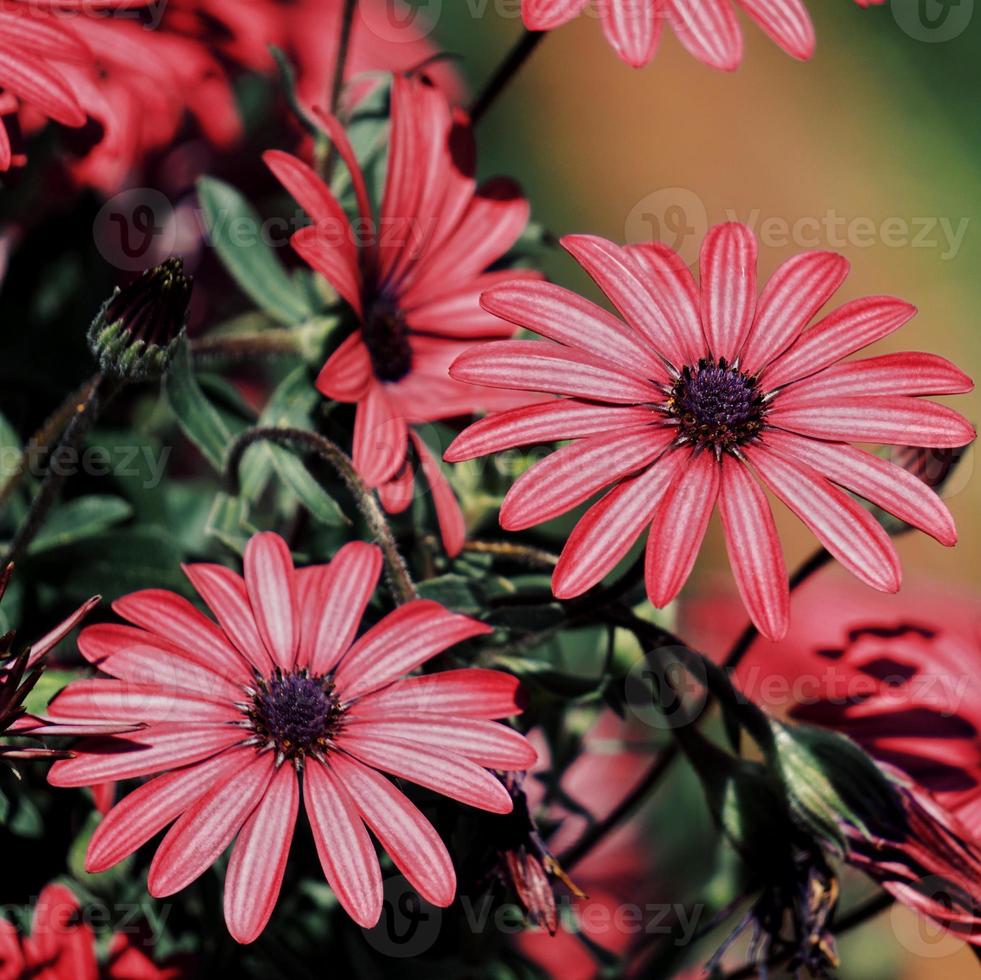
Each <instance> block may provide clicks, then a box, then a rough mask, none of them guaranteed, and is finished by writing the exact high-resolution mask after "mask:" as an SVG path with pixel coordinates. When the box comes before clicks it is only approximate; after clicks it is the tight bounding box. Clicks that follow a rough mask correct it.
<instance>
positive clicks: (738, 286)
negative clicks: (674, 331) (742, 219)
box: [699, 221, 758, 363]
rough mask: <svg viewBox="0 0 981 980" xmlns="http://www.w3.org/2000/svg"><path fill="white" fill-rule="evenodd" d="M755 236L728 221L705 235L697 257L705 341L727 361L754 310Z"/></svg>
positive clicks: (740, 342) (739, 344)
mask: <svg viewBox="0 0 981 980" xmlns="http://www.w3.org/2000/svg"><path fill="white" fill-rule="evenodd" d="M757 250H758V247H757V244H756V236H755V235H754V234H753V233H752V232H751V231H750V230H749V228H747V227H746V226H745V225H741V224H739V223H738V222H735V221H730V222H728V223H726V224H724V225H716V226H715V227H714V228H712V229H711V231H709V233H708V234H707V235H706V236H705V240H704V241H703V242H702V251H701V255H700V258H699V263H700V269H701V280H702V292H701V310H702V327H703V329H704V330H705V343H706V344H707V345H708V349H709V351H710V352H711V353H712V355H713V356H714V357H717V358H719V357H724V358H725V359H726V360H727V361H729V362H730V363H731V362H732V361H733V359H734V358H735V357H736V355H737V354H738V353H739V351H740V350H742V346H743V342H744V341H745V339H746V336H747V334H748V333H749V330H750V327H751V326H752V324H753V316H754V314H755V312H756V255H757Z"/></svg>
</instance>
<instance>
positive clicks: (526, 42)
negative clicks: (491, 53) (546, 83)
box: [470, 31, 548, 126]
mask: <svg viewBox="0 0 981 980" xmlns="http://www.w3.org/2000/svg"><path fill="white" fill-rule="evenodd" d="M547 33H548V32H547V31H525V32H524V33H523V34H522V35H521V37H520V38H518V41H517V43H516V44H515V45H514V47H513V48H511V50H510V51H509V52H508V53H507V55H506V56H505V58H504V60H503V61H502V62H501V64H500V65H499V66H498V68H497V70H496V71H495V72H494V74H493V75H491V77H490V79H489V80H488V82H487V84H486V85H485V86H484V88H483V90H482V91H481V92H480V94H479V95H478V96H477V98H476V99H474V101H473V105H472V106H471V107H470V119H471V122H472V123H473V125H475V126H476V125H477V123H478V122H480V120H481V119H482V118H483V116H484V114H485V113H486V112H487V110H488V109H489V108H490V107H491V106H492V105H493V104H494V102H495V101H496V99H497V97H498V96H499V95H500V94H501V93H502V92H503V91H504V90H505V89H506V88H507V87H508V85H509V84H510V82H511V79H513V78H514V76H515V75H517V74H518V72H519V71H520V70H521V68H522V66H523V65H524V63H525V62H526V61H527V60H528V59H529V58H530V57H531V55H532V53H533V52H534V50H535V49H536V48H537V47H538V45H539V44H541V43H542V41H544V40H545V35H546V34H547Z"/></svg>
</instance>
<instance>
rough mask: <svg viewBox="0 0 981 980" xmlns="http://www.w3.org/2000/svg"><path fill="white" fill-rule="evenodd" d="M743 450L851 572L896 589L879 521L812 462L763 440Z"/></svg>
mask: <svg viewBox="0 0 981 980" xmlns="http://www.w3.org/2000/svg"><path fill="white" fill-rule="evenodd" d="M743 451H744V453H745V454H746V456H747V457H748V459H749V461H750V463H752V465H753V467H754V468H755V469H756V471H757V472H758V473H759V475H760V477H761V478H762V479H763V482H764V483H766V485H767V486H768V487H770V489H771V490H772V491H773V492H774V493H775V494H776V495H777V496H778V497H779V498H780V499H781V500H782V501H783V502H784V503H785V504H786V505H787V506H788V507H789V508H790V509H791V510H792V511H793V512H794V513H795V514H796V515H797V516H798V517H799V518H800V519H801V520H802V521H803V522H804V523H805V524H806V525H807V526H808V527H809V528H810V529H811V531H812V532H813V533H814V535H815V536H816V537H817V538H818V540H819V541H820V542H821V544H823V545H824V547H825V548H827V549H828V551H830V552H831V554H832V555H834V556H835V558H837V559H838V561H840V562H841V563H842V565H844V566H845V568H847V569H848V570H849V571H850V572H851V573H852V574H853V575H855V576H856V577H858V578H860V579H861V580H862V581H863V582H865V583H866V584H867V585H870V586H872V588H874V589H878V590H879V591H880V592H898V591H899V586H900V583H901V581H902V570H901V568H900V564H899V557H898V555H897V554H896V549H895V548H894V547H893V544H892V542H891V541H890V540H889V535H887V534H886V532H885V531H884V530H883V529H882V525H881V524H879V522H878V521H877V520H876V519H875V518H874V517H873V516H872V515H871V514H870V513H869V512H868V511H867V510H865V508H864V507H862V505H861V504H859V503H857V502H856V501H854V500H853V499H852V498H851V497H849V496H847V495H846V494H845V493H843V492H842V491H841V490H839V489H838V488H837V487H835V486H833V485H832V484H831V483H829V482H828V481H827V480H826V479H825V478H824V477H823V476H821V474H820V473H818V472H816V471H815V470H813V469H812V468H811V467H810V466H806V465H805V464H803V463H799V462H797V461H794V460H789V459H786V458H784V457H783V456H780V455H778V454H777V453H775V452H772V451H770V450H769V449H767V448H765V447H764V446H761V445H756V446H744V447H743Z"/></svg>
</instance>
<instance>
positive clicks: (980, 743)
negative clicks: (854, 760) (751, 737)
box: [681, 573, 981, 944]
mask: <svg viewBox="0 0 981 980" xmlns="http://www.w3.org/2000/svg"><path fill="white" fill-rule="evenodd" d="M795 601H796V603H797V610H796V616H795V619H794V625H793V628H792V630H791V632H790V633H789V634H788V635H787V636H786V637H785V638H784V639H783V640H782V641H781V642H778V643H775V642H771V641H768V640H765V639H759V640H757V641H756V643H754V645H753V646H752V647H751V648H750V650H749V652H748V653H747V655H746V657H745V659H744V660H743V661H742V663H741V664H740V665H739V667H738V668H737V670H736V672H735V675H734V676H735V681H736V684H737V686H738V687H739V688H740V689H741V690H743V691H744V692H745V693H746V694H747V695H748V696H749V697H751V698H753V700H756V701H759V702H761V703H763V704H764V705H766V706H767V707H768V708H770V709H771V710H774V711H778V712H781V713H783V714H786V715H788V716H789V717H790V718H792V719H794V720H795V721H800V722H806V723H808V724H812V725H820V726H823V727H826V728H832V729H835V730H836V731H840V732H842V733H844V734H845V735H848V736H849V737H850V738H852V739H853V740H854V741H855V742H857V743H858V744H859V745H860V746H862V748H864V749H865V750H866V751H867V752H868V753H869V754H870V755H871V756H872V757H873V758H875V759H876V760H878V761H879V762H880V763H882V764H884V765H886V766H888V767H890V769H892V770H893V771H895V772H897V773H899V774H901V782H902V785H901V788H900V795H901V796H902V798H903V805H904V809H905V811H906V817H907V821H908V828H907V829H906V831H905V833H903V834H902V835H896V834H886V833H884V832H883V833H881V834H877V835H876V836H875V838H874V839H873V840H872V841H868V840H867V839H865V838H864V837H863V835H862V834H860V833H857V832H855V833H852V834H851V836H850V844H851V853H850V854H849V861H850V863H853V864H855V865H856V866H857V867H860V868H861V869H862V870H863V871H865V872H866V873H867V874H869V875H870V876H871V877H873V878H875V879H876V880H877V881H879V882H880V883H881V884H882V885H883V887H884V888H886V889H887V890H888V891H890V892H891V893H892V894H894V895H895V896H896V898H897V899H899V900H900V901H902V902H904V903H905V904H907V905H909V906H911V907H912V908H914V909H916V910H917V911H919V912H922V913H923V914H925V915H929V916H931V917H933V918H934V919H936V920H937V921H939V922H941V923H943V924H944V925H945V926H946V927H948V928H949V929H950V930H951V932H953V933H954V934H955V935H958V936H960V937H961V938H964V939H965V940H967V941H969V942H972V943H975V944H981V632H979V626H981V613H979V609H981V606H979V603H978V598H977V595H976V594H975V593H969V592H963V591H960V590H958V589H957V588H954V587H951V586H950V585H949V584H944V585H940V584H939V583H924V584H922V585H919V586H918V587H914V588H911V589H909V590H908V594H905V595H904V596H903V597H902V598H898V597H891V596H883V595H876V594H874V593H856V592H855V590H854V589H852V588H849V587H848V586H847V585H846V584H843V583H842V582H841V581H840V576H839V575H836V574H834V573H832V574H829V575H822V576H820V577H818V578H816V579H814V580H812V581H811V582H808V583H807V584H805V585H804V586H803V587H802V588H801V589H800V591H799V592H798V593H796V594H795ZM740 618H741V617H740V614H739V610H738V606H737V604H736V603H735V602H734V601H732V600H731V599H730V600H727V599H726V597H725V595H724V594H723V593H721V592H719V593H715V592H714V591H713V592H710V593H708V594H705V595H703V596H701V597H698V598H696V599H693V600H691V601H689V602H686V603H684V605H683V608H682V627H681V628H682V631H683V633H684V635H685V636H686V637H687V638H689V640H690V641H691V642H692V643H693V644H694V645H696V646H699V647H700V648H701V649H703V650H705V652H707V653H709V654H710V655H712V656H713V657H721V656H722V655H723V654H724V651H725V649H726V648H727V647H728V645H729V644H730V643H731V642H732V640H733V639H734V638H735V636H736V635H737V634H738V631H739V629H740V624H739V619H740Z"/></svg>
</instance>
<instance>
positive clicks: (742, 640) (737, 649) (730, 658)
mask: <svg viewBox="0 0 981 980" xmlns="http://www.w3.org/2000/svg"><path fill="white" fill-rule="evenodd" d="M641 557H643V556H641ZM830 560H831V555H830V554H829V553H828V552H827V551H825V549H824V548H820V549H819V550H818V551H816V552H815V553H814V554H813V555H811V556H810V557H809V558H808V559H807V560H806V561H804V563H803V564H801V565H800V566H799V567H798V568H797V570H796V571H795V572H794V574H793V575H792V576H791V577H790V591H791V592H793V591H794V590H795V589H797V588H799V587H800V586H801V585H803V583H804V582H806V581H807V580H808V579H809V578H810V577H811V576H812V575H813V574H814V573H815V572H817V571H818V570H819V569H821V568H823V567H824V566H825V565H826V564H827V563H828V562H829V561H830ZM629 578H630V572H628V573H627V574H625V575H624V576H623V579H622V580H621V581H623V580H629ZM612 588H616V583H615V584H614V586H613V587H612ZM662 633H663V642H664V643H669V644H670V643H674V644H677V645H679V646H686V644H684V643H683V642H682V641H681V640H680V639H678V638H677V637H673V636H671V634H669V633H667V632H665V631H662ZM758 636H759V631H758V630H757V628H756V627H755V626H754V625H753V624H752V623H750V624H749V625H748V626H747V627H746V629H744V630H743V632H742V633H741V634H740V635H739V637H738V639H737V640H736V642H735V643H734V644H733V646H732V649H731V650H730V651H729V653H728V654H727V655H726V658H725V660H724V661H723V663H722V666H723V667H724V668H725V669H726V670H733V669H735V667H736V666H737V665H738V664H739V663H740V661H741V660H742V659H743V657H745V656H746V653H747V652H748V651H749V648H750V647H751V646H752V645H753V642H754V641H755V640H756V638H757V637H758ZM712 700H713V699H712V698H711V696H710V697H709V698H708V700H707V701H706V703H705V710H706V711H707V710H708V709H709V708H710V707H711V705H712ZM678 754H679V750H678V743H677V742H673V743H672V744H671V745H669V746H668V747H667V748H666V749H664V751H663V752H661V754H660V755H659V756H658V757H657V759H655V761H654V763H653V764H652V765H651V767H650V769H649V770H648V771H647V774H646V775H645V776H644V778H643V779H642V780H641V781H640V782H639V783H638V784H637V786H636V787H635V788H634V789H633V790H631V792H630V793H628V794H627V796H625V797H624V798H623V799H622V800H621V801H620V803H619V804H617V806H616V807H614V809H613V810H611V811H610V813H609V814H607V816H606V817H604V818H603V819H602V820H600V821H598V822H597V823H595V824H594V825H593V826H592V827H590V828H589V829H588V830H587V831H586V832H585V833H584V834H583V835H582V837H581V838H580V839H579V840H578V841H576V843H575V844H573V845H572V846H571V847H570V848H569V849H568V850H567V851H566V852H565V853H564V854H563V855H562V856H561V857H560V863H561V864H562V865H563V866H565V867H569V868H571V867H573V866H574V865H575V864H576V862H578V861H581V860H582V859H583V858H584V857H585V856H586V855H587V854H589V853H590V852H591V851H592V850H593V848H594V847H596V845H597V844H599V843H600V841H602V840H603V838H604V837H606V835H607V834H608V833H610V831H611V830H613V829H615V828H616V827H618V826H619V825H620V823H622V822H623V821H624V820H626V819H627V818H628V817H630V816H631V815H632V814H633V813H634V811H635V810H636V809H637V808H638V807H639V806H640V805H641V803H643V801H644V799H645V797H646V796H647V795H648V793H651V792H653V791H654V790H655V789H656V788H657V786H658V784H659V783H660V782H661V780H662V779H663V778H664V775H665V773H666V772H667V771H668V770H669V769H670V768H671V766H672V764H673V763H674V761H675V759H677V758H678Z"/></svg>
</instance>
